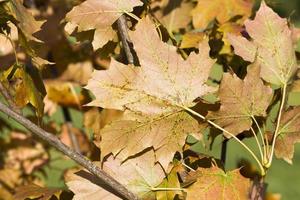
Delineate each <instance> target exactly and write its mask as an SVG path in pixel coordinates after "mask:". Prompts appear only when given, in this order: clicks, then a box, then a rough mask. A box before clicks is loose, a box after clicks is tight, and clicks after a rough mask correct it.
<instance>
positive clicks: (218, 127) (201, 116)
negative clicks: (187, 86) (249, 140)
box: [180, 106, 266, 176]
mask: <svg viewBox="0 0 300 200" xmlns="http://www.w3.org/2000/svg"><path fill="white" fill-rule="evenodd" d="M180 107H181V108H183V109H184V110H186V111H188V112H189V113H191V114H193V115H196V116H197V117H199V118H201V119H203V120H205V121H206V122H208V123H209V124H210V125H212V126H214V127H215V128H217V129H219V130H221V131H223V132H224V133H227V134H228V135H230V136H231V137H232V138H233V139H235V140H236V141H237V142H238V143H240V144H241V145H242V146H243V147H244V148H245V149H246V150H247V151H248V152H249V153H250V154H251V156H252V157H253V158H254V160H255V161H256V162H257V164H258V166H259V168H260V170H261V175H262V176H265V175H266V172H265V169H264V167H263V166H262V164H261V162H260V161H259V160H258V158H257V156H256V155H255V154H254V153H253V151H252V150H251V149H250V148H249V147H248V146H247V145H246V144H245V143H243V142H242V141H241V140H240V139H238V138H237V137H236V136H235V135H234V134H232V133H230V132H229V131H227V130H225V129H224V128H222V127H220V126H219V125H218V124H216V123H214V122H213V121H210V120H209V119H207V118H206V117H204V116H203V115H201V114H199V113H198V112H196V111H194V110H192V109H190V108H188V107H185V106H180Z"/></svg>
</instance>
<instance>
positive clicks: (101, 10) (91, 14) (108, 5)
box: [66, 0, 142, 50]
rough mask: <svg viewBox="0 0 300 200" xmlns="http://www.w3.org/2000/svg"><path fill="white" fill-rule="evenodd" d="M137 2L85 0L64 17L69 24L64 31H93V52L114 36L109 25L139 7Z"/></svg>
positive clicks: (135, 0) (127, 0)
mask: <svg viewBox="0 0 300 200" xmlns="http://www.w3.org/2000/svg"><path fill="white" fill-rule="evenodd" d="M141 5H142V2H141V1H139V0H101V1H99V0H87V1H85V2H83V3H81V4H80V5H78V6H75V7H74V8H73V9H72V10H71V11H70V12H69V13H68V14H67V16H66V20H67V21H68V22H69V23H68V24H67V26H66V31H67V32H68V33H70V34H71V33H72V32H73V30H74V28H76V27H78V31H87V30H92V29H96V30H95V34H94V40H93V47H94V49H95V50H97V49H98V48H101V47H103V46H104V45H105V44H106V43H107V42H108V41H109V40H112V39H113V37H114V36H115V33H114V31H113V30H112V27H111V25H112V24H113V23H114V22H115V21H116V20H117V19H118V18H119V17H120V16H121V15H122V14H123V13H129V12H131V11H132V10H133V7H136V6H141Z"/></svg>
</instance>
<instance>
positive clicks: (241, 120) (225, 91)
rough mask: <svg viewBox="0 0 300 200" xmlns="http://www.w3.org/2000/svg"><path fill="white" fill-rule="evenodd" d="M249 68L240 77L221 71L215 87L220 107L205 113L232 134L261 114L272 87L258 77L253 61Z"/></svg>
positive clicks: (246, 128) (263, 111) (264, 112)
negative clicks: (218, 85) (219, 82)
mask: <svg viewBox="0 0 300 200" xmlns="http://www.w3.org/2000/svg"><path fill="white" fill-rule="evenodd" d="M249 68H250V69H248V73H247V76H246V77H245V79H244V80H241V79H239V78H238V77H237V76H236V75H231V74H228V73H225V74H224V76H223V79H222V82H221V85H220V90H219V98H220V101H221V107H220V110H219V111H217V112H210V113H209V115H208V118H209V119H212V120H214V121H215V122H216V123H217V124H218V125H220V126H222V127H224V128H225V129H226V130H227V131H229V132H231V133H233V134H235V135H236V134H238V133H241V132H242V131H245V130H249V129H250V127H251V125H252V119H251V118H252V117H254V116H265V115H266V109H267V108H268V106H269V103H270V101H271V98H272V89H271V88H270V87H268V86H265V85H264V84H263V81H262V80H261V79H260V77H259V73H260V67H259V66H257V65H255V64H254V65H252V66H250V67H249ZM226 136H227V137H229V136H228V135H226Z"/></svg>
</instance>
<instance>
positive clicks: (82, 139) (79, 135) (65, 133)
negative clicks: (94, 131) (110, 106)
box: [60, 124, 90, 153]
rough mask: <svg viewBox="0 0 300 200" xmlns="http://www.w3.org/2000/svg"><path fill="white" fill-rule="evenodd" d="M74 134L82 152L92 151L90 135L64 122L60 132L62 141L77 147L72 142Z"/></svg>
mask: <svg viewBox="0 0 300 200" xmlns="http://www.w3.org/2000/svg"><path fill="white" fill-rule="evenodd" d="M70 135H73V136H74V138H75V140H76V141H75V142H77V144H78V148H79V150H80V152H81V153H87V152H89V151H90V143H89V142H90V141H89V140H88V137H87V135H86V134H85V133H83V132H82V131H80V130H79V129H77V128H75V127H73V126H72V125H71V124H64V125H62V127H61V134H60V139H61V141H62V142H63V143H64V144H65V145H67V146H69V147H71V148H76V147H74V145H77V144H73V142H72V138H70V137H71V136H70Z"/></svg>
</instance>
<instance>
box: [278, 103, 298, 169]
mask: <svg viewBox="0 0 300 200" xmlns="http://www.w3.org/2000/svg"><path fill="white" fill-rule="evenodd" d="M299 127H300V108H299V107H297V108H294V109H291V110H289V111H287V112H284V113H283V114H282V118H281V122H280V128H279V135H278V136H277V138H276V143H275V155H276V157H277V158H282V159H284V160H285V161H286V162H288V163H290V164H292V159H293V156H294V145H295V144H296V143H298V142H300V130H299Z"/></svg>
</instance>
